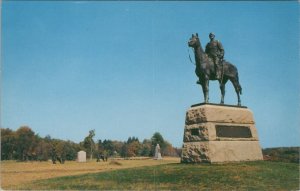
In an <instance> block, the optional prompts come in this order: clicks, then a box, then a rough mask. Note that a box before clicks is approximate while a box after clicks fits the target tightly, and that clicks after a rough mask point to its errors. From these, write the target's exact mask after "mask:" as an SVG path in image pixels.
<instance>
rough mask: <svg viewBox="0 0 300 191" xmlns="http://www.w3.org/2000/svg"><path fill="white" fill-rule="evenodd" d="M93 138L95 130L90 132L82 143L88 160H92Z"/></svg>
mask: <svg viewBox="0 0 300 191" xmlns="http://www.w3.org/2000/svg"><path fill="white" fill-rule="evenodd" d="M94 136H95V129H93V130H90V131H89V135H88V136H87V137H85V139H84V141H83V146H84V148H86V149H87V151H88V152H89V154H90V160H92V159H93V152H94V149H95V142H94V140H93V138H94Z"/></svg>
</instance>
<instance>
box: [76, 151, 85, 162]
mask: <svg viewBox="0 0 300 191" xmlns="http://www.w3.org/2000/svg"><path fill="white" fill-rule="evenodd" d="M77 162H86V152H85V151H79V152H78V153H77Z"/></svg>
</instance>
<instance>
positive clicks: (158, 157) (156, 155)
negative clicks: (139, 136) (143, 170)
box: [154, 144, 162, 160]
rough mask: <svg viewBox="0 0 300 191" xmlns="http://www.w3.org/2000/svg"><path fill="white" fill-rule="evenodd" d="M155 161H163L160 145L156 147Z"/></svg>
mask: <svg viewBox="0 0 300 191" xmlns="http://www.w3.org/2000/svg"><path fill="white" fill-rule="evenodd" d="M154 159H155V160H161V159H162V157H161V153H160V146H159V144H157V145H156V147H155V155H154Z"/></svg>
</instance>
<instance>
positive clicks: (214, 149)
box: [181, 104, 263, 163]
mask: <svg viewBox="0 0 300 191" xmlns="http://www.w3.org/2000/svg"><path fill="white" fill-rule="evenodd" d="M262 159H263V156H262V151H261V147H260V145H259V141H258V135H257V131H256V128H255V122H254V118H253V114H252V112H251V110H250V109H247V108H246V107H234V106H228V105H214V104H199V105H195V106H192V107H191V108H190V109H189V110H188V111H187V113H186V120H185V128H184V136H183V148H182V155H181V162H183V163H201V162H208V163H222V162H238V161H255V160H262Z"/></svg>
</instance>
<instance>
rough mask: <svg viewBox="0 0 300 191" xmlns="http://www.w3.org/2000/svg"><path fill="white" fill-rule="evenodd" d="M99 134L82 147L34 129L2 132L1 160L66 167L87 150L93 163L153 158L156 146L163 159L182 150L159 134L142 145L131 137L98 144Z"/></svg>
mask: <svg viewBox="0 0 300 191" xmlns="http://www.w3.org/2000/svg"><path fill="white" fill-rule="evenodd" d="M94 137H95V130H90V131H89V133H88V135H87V136H86V137H85V138H84V139H83V141H81V142H79V143H75V142H73V141H69V140H67V141H65V140H60V139H55V138H51V137H50V136H49V135H47V136H46V137H41V136H39V135H38V134H36V133H35V132H34V131H33V130H32V129H31V128H30V127H28V126H21V127H20V128H19V129H17V130H16V131H13V130H11V129H9V128H1V160H17V161H28V160H38V161H47V160H50V159H51V160H52V161H53V162H54V163H55V161H57V160H58V161H59V162H61V163H63V162H64V161H65V160H76V159H77V152H78V151H80V150H84V151H85V152H86V153H87V156H88V157H89V158H90V159H93V158H99V155H101V156H105V157H123V158H129V157H139V156H143V157H152V156H153V155H154V153H155V146H156V144H159V145H160V147H161V153H162V155H163V156H179V155H180V152H181V149H178V148H174V147H173V146H172V144H170V143H169V142H168V141H166V140H165V139H164V138H163V136H162V135H161V134H160V133H159V132H155V133H154V134H153V136H152V137H151V138H150V139H144V140H143V141H140V140H139V139H138V138H137V137H134V136H133V137H129V138H128V139H127V141H116V140H109V139H104V140H97V141H95V140H94Z"/></svg>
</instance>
